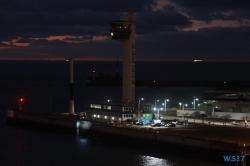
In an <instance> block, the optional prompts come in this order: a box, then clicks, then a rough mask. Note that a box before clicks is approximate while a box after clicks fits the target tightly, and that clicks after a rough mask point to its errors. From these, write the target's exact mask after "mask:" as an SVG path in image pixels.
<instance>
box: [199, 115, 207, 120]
mask: <svg viewBox="0 0 250 166" xmlns="http://www.w3.org/2000/svg"><path fill="white" fill-rule="evenodd" d="M199 118H200V119H206V118H207V115H205V114H200V116H199Z"/></svg>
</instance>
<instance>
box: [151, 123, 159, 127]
mask: <svg viewBox="0 0 250 166" xmlns="http://www.w3.org/2000/svg"><path fill="white" fill-rule="evenodd" d="M151 126H152V127H161V123H156V124H152V125H151Z"/></svg>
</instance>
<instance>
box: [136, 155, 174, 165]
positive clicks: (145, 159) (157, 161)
mask: <svg viewBox="0 0 250 166" xmlns="http://www.w3.org/2000/svg"><path fill="white" fill-rule="evenodd" d="M139 158H140V162H141V164H140V165H143V166H155V165H157V166H176V165H177V164H176V163H175V162H171V161H169V160H166V159H161V158H155V157H151V156H139Z"/></svg>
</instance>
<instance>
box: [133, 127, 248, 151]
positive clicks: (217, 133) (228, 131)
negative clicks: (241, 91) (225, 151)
mask: <svg viewBox="0 0 250 166" xmlns="http://www.w3.org/2000/svg"><path fill="white" fill-rule="evenodd" d="M132 126H133V127H138V128H140V129H141V130H152V131H158V132H159V133H166V134H171V135H179V136H187V137H193V138H202V139H210V140H219V141H223V142H230V143H237V144H239V145H241V146H244V144H245V146H250V127H244V126H243V125H231V124H230V123H227V125H221V123H219V125H216V123H215V124H205V123H204V124H202V123H193V124H191V125H190V126H184V125H176V127H163V126H161V127H151V126H150V125H148V126H138V125H132Z"/></svg>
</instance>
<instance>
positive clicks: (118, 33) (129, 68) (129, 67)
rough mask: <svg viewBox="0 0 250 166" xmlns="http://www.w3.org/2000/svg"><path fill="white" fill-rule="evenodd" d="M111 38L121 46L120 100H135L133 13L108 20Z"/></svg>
mask: <svg viewBox="0 0 250 166" xmlns="http://www.w3.org/2000/svg"><path fill="white" fill-rule="evenodd" d="M110 25H111V31H110V35H111V37H112V39H115V40H119V41H121V42H122V46H123V55H122V56H123V74H122V76H123V82H122V88H123V89H122V100H123V101H124V102H134V101H135V13H128V14H125V15H123V16H122V17H121V18H120V20H119V21H112V22H110Z"/></svg>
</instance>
